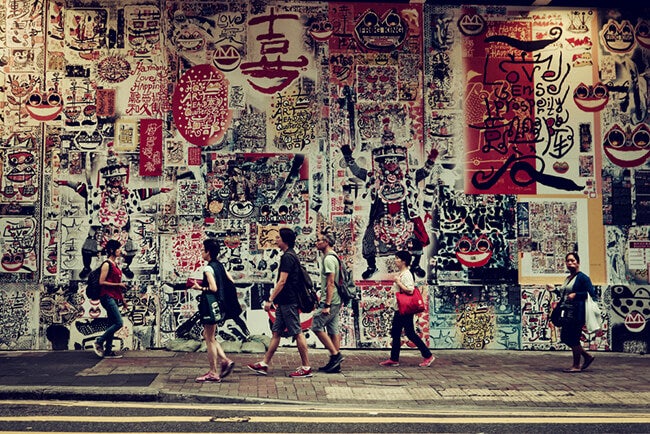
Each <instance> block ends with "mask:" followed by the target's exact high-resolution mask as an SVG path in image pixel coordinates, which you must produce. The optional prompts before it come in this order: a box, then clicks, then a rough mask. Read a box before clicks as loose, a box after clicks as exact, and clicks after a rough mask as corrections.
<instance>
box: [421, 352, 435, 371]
mask: <svg viewBox="0 0 650 434" xmlns="http://www.w3.org/2000/svg"><path fill="white" fill-rule="evenodd" d="M434 360H436V356H434V355H433V354H432V355H431V357H427V358H426V359H424V360H422V363H420V367H421V368H428V367H429V366H431V364H432V363H433V361H434Z"/></svg>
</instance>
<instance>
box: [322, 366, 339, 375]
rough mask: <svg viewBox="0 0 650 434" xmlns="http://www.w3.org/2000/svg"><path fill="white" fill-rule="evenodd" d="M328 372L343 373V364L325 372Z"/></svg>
mask: <svg viewBox="0 0 650 434" xmlns="http://www.w3.org/2000/svg"><path fill="white" fill-rule="evenodd" d="M325 373H326V374H340V373H341V365H339V366H337V367H336V368H332V369H330V370H329V371H326V372H325Z"/></svg>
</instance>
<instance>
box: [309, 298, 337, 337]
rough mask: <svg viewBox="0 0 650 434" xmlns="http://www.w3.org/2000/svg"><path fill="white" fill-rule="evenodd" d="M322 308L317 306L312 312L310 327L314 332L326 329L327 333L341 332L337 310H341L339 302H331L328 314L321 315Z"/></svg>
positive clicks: (335, 333)
mask: <svg viewBox="0 0 650 434" xmlns="http://www.w3.org/2000/svg"><path fill="white" fill-rule="evenodd" d="M322 311H323V308H321V307H319V308H318V309H317V310H316V311H315V312H314V317H313V319H312V323H311V329H312V331H315V332H320V331H327V334H328V335H338V334H339V333H340V332H341V326H340V324H339V312H340V311H341V305H340V304H333V305H332V306H330V314H329V315H323V314H322V313H321V312H322Z"/></svg>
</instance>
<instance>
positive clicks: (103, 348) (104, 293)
mask: <svg viewBox="0 0 650 434" xmlns="http://www.w3.org/2000/svg"><path fill="white" fill-rule="evenodd" d="M104 254H105V255H106V260H105V261H104V263H103V264H102V265H101V268H100V270H101V271H100V273H99V287H100V290H99V301H100V303H101V304H102V307H103V308H104V309H105V310H106V314H107V315H108V321H109V323H110V325H109V327H108V328H107V329H106V330H105V331H104V334H103V335H101V336H100V337H98V338H97V339H96V340H95V342H94V344H93V350H94V351H95V354H97V355H98V356H99V357H103V358H106V359H119V358H121V357H122V355H121V354H116V353H115V351H113V338H114V336H115V333H116V332H117V331H118V330H119V329H121V328H122V326H123V325H124V322H123V321H122V315H121V314H120V308H119V303H122V305H123V306H124V308H126V307H127V306H126V301H125V300H124V291H126V289H127V288H128V287H127V286H126V284H125V283H122V269H120V267H118V266H117V258H119V257H120V256H121V255H122V244H121V243H120V242H119V241H117V240H108V242H107V243H106V245H105V246H104Z"/></svg>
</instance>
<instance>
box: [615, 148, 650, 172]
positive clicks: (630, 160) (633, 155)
mask: <svg viewBox="0 0 650 434" xmlns="http://www.w3.org/2000/svg"><path fill="white" fill-rule="evenodd" d="M604 151H605V155H607V158H609V160H610V161H611V162H612V163H614V164H616V165H617V166H621V167H637V166H640V165H642V164H643V163H644V162H645V161H646V159H647V158H648V155H650V151H649V150H648V149H638V150H636V149H630V148H628V149H614V148H612V147H610V146H605V148H604Z"/></svg>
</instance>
